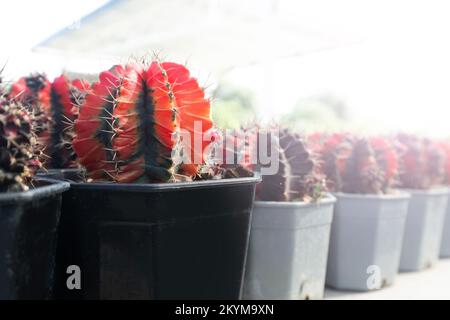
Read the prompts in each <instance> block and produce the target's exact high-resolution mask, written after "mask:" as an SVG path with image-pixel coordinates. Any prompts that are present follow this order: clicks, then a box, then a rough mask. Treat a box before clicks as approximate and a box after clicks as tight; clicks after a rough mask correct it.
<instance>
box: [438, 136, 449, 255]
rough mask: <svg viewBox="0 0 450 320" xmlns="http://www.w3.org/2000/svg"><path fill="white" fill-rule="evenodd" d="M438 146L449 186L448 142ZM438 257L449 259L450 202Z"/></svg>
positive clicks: (445, 181) (446, 183) (446, 182)
mask: <svg viewBox="0 0 450 320" xmlns="http://www.w3.org/2000/svg"><path fill="white" fill-rule="evenodd" d="M440 146H441V148H442V150H443V152H444V153H445V180H444V183H445V185H446V186H447V187H448V186H450V142H448V141H443V142H441V143H440ZM439 256H440V257H441V258H449V257H450V201H448V203H447V210H446V213H445V223H444V231H443V232H442V239H441V249H440V253H439Z"/></svg>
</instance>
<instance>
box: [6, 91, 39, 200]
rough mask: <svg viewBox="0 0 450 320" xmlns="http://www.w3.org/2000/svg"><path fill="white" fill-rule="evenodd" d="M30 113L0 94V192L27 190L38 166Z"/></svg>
mask: <svg viewBox="0 0 450 320" xmlns="http://www.w3.org/2000/svg"><path fill="white" fill-rule="evenodd" d="M32 123H33V121H32V114H31V113H29V112H28V111H27V110H26V109H25V108H24V107H23V106H21V105H20V104H18V103H16V102H13V101H9V100H7V99H4V98H2V103H1V106H0V192H9V191H12V192H14V191H26V190H28V188H29V186H30V185H31V183H32V178H33V177H34V174H35V172H36V171H37V170H38V169H39V168H40V167H41V163H40V161H39V159H38V154H37V151H36V138H35V136H34V132H33V128H32Z"/></svg>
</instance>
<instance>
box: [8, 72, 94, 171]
mask: <svg viewBox="0 0 450 320" xmlns="http://www.w3.org/2000/svg"><path fill="white" fill-rule="evenodd" d="M89 89H90V85H89V83H88V82H86V81H83V80H79V79H74V80H69V79H68V78H67V77H66V76H65V75H64V74H63V75H61V76H59V77H57V78H56V79H55V80H54V81H53V82H50V81H49V80H48V79H47V77H46V75H45V74H40V73H35V74H31V75H29V76H27V77H22V78H20V79H19V80H18V81H17V82H15V83H14V84H12V86H11V88H10V91H9V97H10V98H11V99H14V100H15V101H18V102H20V103H22V104H23V105H24V106H26V107H27V109H28V110H29V111H30V112H32V113H33V114H34V119H35V120H34V121H35V122H36V125H35V127H36V133H37V136H38V143H39V144H40V145H41V148H42V155H43V157H42V158H41V161H42V162H43V164H44V166H45V168H46V169H47V170H45V171H44V173H45V174H46V175H47V174H48V173H50V174H48V175H49V176H55V175H57V174H58V172H59V170H60V169H63V170H66V169H68V168H77V167H78V163H77V161H76V154H75V152H74V151H73V149H72V140H73V138H74V135H75V132H74V127H73V123H74V121H75V119H76V118H77V116H78V111H79V106H80V105H81V104H82V103H83V101H84V97H85V95H86V94H87V92H88V91H89Z"/></svg>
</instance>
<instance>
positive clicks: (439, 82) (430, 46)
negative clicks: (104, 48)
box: [0, 0, 450, 135]
mask: <svg viewBox="0 0 450 320" xmlns="http://www.w3.org/2000/svg"><path fill="white" fill-rule="evenodd" d="M242 1H244V0H242ZM106 2H108V1H107V0H78V1H54V0H40V1H33V0H29V1H25V0H14V1H6V0H2V3H1V8H2V19H0V28H1V30H2V41H1V42H0V43H1V44H0V63H2V62H3V61H6V60H7V59H9V62H8V69H7V73H6V76H8V75H11V76H14V77H15V76H18V75H21V74H26V73H29V72H31V71H34V70H33V67H34V66H36V65H39V66H42V65H45V66H46V67H45V70H37V71H45V72H47V74H49V75H50V76H56V75H57V74H58V73H59V72H61V70H62V69H64V68H65V67H67V65H65V60H61V59H56V58H55V57H54V56H52V55H45V56H42V55H41V56H39V57H37V55H36V54H33V55H32V54H31V53H30V49H31V48H32V47H33V46H34V45H36V44H37V43H39V42H41V41H43V40H45V39H46V38H47V37H49V36H51V35H52V34H54V33H55V32H57V31H58V30H61V29H62V28H64V27H66V26H68V25H71V24H72V23H73V22H76V20H77V19H79V18H80V17H81V16H84V15H86V14H88V13H89V12H91V11H93V10H95V9H96V8H98V7H100V6H101V5H103V4H104V3H106ZM298 3H299V6H300V5H302V10H298V11H293V10H291V9H290V8H288V9H287V10H286V12H283V8H281V10H280V11H281V13H282V14H286V15H288V14H291V16H290V17H287V18H288V19H302V21H305V22H306V23H307V24H309V25H311V26H312V28H313V27H315V26H316V25H320V27H321V28H322V30H324V29H325V30H326V28H329V30H330V31H331V30H334V29H336V28H339V30H340V31H343V32H344V33H345V31H346V30H347V31H348V32H349V33H352V34H358V33H359V34H361V35H362V39H363V41H362V42H361V43H359V44H356V45H353V46H349V47H343V48H338V49H333V50H328V51H323V52H319V53H311V54H309V55H306V56H303V57H299V58H290V59H284V60H279V61H274V62H273V64H272V67H273V74H272V76H271V77H270V79H272V80H269V81H268V80H267V79H268V77H266V75H267V70H268V69H267V68H261V67H247V68H240V69H236V70H235V71H233V72H232V74H231V75H230V78H231V79H233V80H234V81H235V82H236V84H237V85H242V86H247V87H250V88H252V89H254V90H255V91H256V92H257V93H259V98H260V100H259V106H260V108H261V114H262V115H264V116H265V117H271V116H273V115H274V114H276V113H279V112H286V111H288V110H289V109H290V108H291V107H292V106H293V105H294V104H295V102H296V101H297V100H298V99H299V98H302V97H308V96H311V95H316V94H319V93H324V92H325V93H333V94H335V95H336V96H338V97H342V98H344V99H345V101H346V102H347V103H348V105H349V106H350V108H351V110H352V111H353V112H354V115H355V117H356V118H357V120H358V121H359V123H360V125H361V127H364V126H365V125H367V124H371V125H373V124H374V123H375V124H376V125H377V126H378V127H379V128H380V129H385V130H408V131H419V132H423V133H427V134H430V135H450V94H449V91H450V90H449V87H450V81H449V80H450V18H449V17H450V1H445V0H417V1H414V0H410V1H406V0H390V1H389V0H378V1H371V0H365V1H364V0H342V1H335V0H316V1H300V0H299V2H298ZM291 5H292V4H291ZM241 9H242V8H241ZM4 13H7V14H4ZM330 13H331V14H330ZM186 56H189V52H186ZM37 61H39V63H38V64H37V63H36V62H37ZM42 61H44V63H42ZM102 63H104V64H105V66H106V65H107V64H108V63H109V62H106V61H94V64H87V63H85V64H83V62H81V63H80V64H79V65H80V71H84V72H89V70H91V69H92V67H93V66H94V65H95V67H96V68H97V69H98V67H99V66H100V65H102ZM81 69H83V70H81ZM95 71H96V70H95ZM212 77H213V78H214V75H212ZM268 88H272V90H270V91H272V92H274V93H275V94H274V95H272V96H271V97H270V98H269V99H267V97H268V95H267V89H268Z"/></svg>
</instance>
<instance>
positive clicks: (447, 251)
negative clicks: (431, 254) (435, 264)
mask: <svg viewBox="0 0 450 320" xmlns="http://www.w3.org/2000/svg"><path fill="white" fill-rule="evenodd" d="M439 256H440V257H441V258H450V201H449V202H448V203H447V211H446V213H445V223H444V231H443V232H442V239H441V250H440V254H439Z"/></svg>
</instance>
